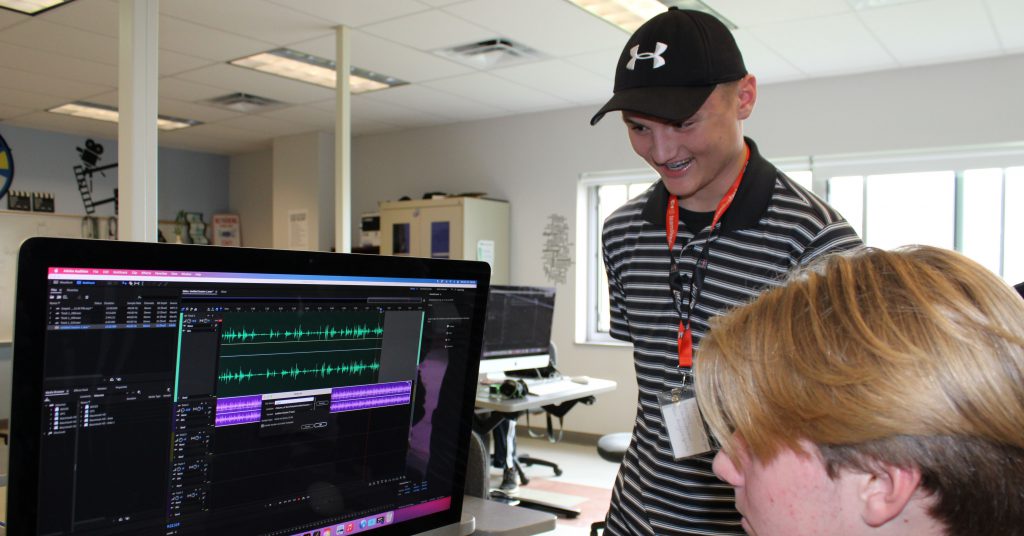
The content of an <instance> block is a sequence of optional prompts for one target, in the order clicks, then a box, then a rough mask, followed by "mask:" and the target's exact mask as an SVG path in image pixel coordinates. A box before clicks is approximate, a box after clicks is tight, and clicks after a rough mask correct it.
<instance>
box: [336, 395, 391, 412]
mask: <svg viewBox="0 0 1024 536" xmlns="http://www.w3.org/2000/svg"><path fill="white" fill-rule="evenodd" d="M409 398H410V397H409V395H392V396H377V397H373V398H360V399H358V400H338V401H332V402H331V413H340V412H343V411H358V410H361V409H370V408H383V407H385V406H399V405H402V404H408V403H409Z"/></svg>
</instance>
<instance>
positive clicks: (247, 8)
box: [160, 0, 334, 46]
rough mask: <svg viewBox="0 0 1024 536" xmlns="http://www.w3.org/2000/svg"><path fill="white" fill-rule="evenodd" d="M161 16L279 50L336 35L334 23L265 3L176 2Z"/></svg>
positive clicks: (251, 0)
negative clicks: (278, 47) (326, 34)
mask: <svg viewBox="0 0 1024 536" xmlns="http://www.w3.org/2000/svg"><path fill="white" fill-rule="evenodd" d="M160 12H161V13H166V14H168V15H171V16H173V17H175V18H178V19H182V20H187V21H191V22H194V23H196V24H200V25H203V26H208V27H211V28H219V29H222V30H223V31H225V32H230V33H234V34H237V35H244V36H246V37H250V38H252V39H259V40H260V41H267V42H270V43H274V44H275V45H279V46H283V45H287V44H289V43H294V42H297V41H306V40H308V39H310V38H311V37H314V36H316V35H318V34H324V33H332V32H333V31H334V30H333V26H334V25H333V24H332V23H331V22H330V21H327V20H324V19H321V18H318V17H313V16H311V15H307V14H305V13H301V12H299V11H296V10H294V9H288V8H286V7H284V6H280V5H277V4H272V3H270V2H264V1H263V0H217V1H216V2H211V1H209V0H173V1H170V2H162V3H161V4H160Z"/></svg>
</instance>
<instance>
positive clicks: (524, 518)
mask: <svg viewBox="0 0 1024 536" xmlns="http://www.w3.org/2000/svg"><path fill="white" fill-rule="evenodd" d="M467 513H469V514H472V515H473V517H475V518H476V531H475V532H474V533H473V534H474V535H478V536H529V535H531V534H540V533H541V532H548V531H552V530H555V524H556V518H555V516H554V514H548V513H544V512H538V511H536V510H529V509H526V508H517V507H515V506H509V505H507V504H502V503H500V502H497V501H485V500H483V499H480V498H478V497H468V496H467V497H465V498H464V500H463V503H462V514H463V515H465V514H467Z"/></svg>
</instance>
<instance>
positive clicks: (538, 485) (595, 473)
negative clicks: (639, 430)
mask: <svg viewBox="0 0 1024 536" xmlns="http://www.w3.org/2000/svg"><path fill="white" fill-rule="evenodd" d="M517 441H518V448H519V453H520V454H529V455H531V456H533V457H535V458H541V459H544V460H550V461H553V462H555V463H557V464H558V465H559V468H560V469H562V475H561V476H555V474H554V471H552V469H551V468H549V467H543V466H540V465H534V466H532V467H524V468H523V469H524V471H525V472H526V476H527V477H528V478H530V484H529V485H526V486H520V493H521V494H523V495H524V496H525V495H530V494H533V495H536V496H540V497H541V498H552V499H555V500H557V501H558V502H565V503H570V504H573V505H574V506H576V507H578V508H580V509H581V510H582V512H583V513H582V514H581V515H580V516H579V517H578V518H576V519H565V518H562V517H559V518H558V527H557V528H556V529H555V530H554V531H552V532H549V533H547V534H548V535H556V536H583V535H587V534H589V533H590V524H591V523H592V522H594V521H597V520H600V519H604V514H605V512H607V510H608V500H609V498H610V497H611V488H612V484H613V483H614V482H615V474H616V472H617V471H618V465H616V464H614V463H611V462H607V461H605V460H602V459H601V458H600V457H599V456H598V455H597V448H596V447H595V446H594V445H580V444H576V443H567V442H564V441H563V442H560V443H555V444H552V443H548V442H547V441H546V440H543V439H530V438H523V437H519V438H517ZM491 481H492V484H493V485H494V486H495V487H497V486H498V484H500V483H501V471H499V470H498V469H492V471H491Z"/></svg>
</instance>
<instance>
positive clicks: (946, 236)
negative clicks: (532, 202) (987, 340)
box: [575, 144, 1024, 344]
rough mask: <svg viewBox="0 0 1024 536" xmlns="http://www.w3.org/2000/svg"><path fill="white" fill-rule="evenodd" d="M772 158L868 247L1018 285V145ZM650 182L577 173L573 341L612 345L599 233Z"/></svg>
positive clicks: (635, 173) (1021, 227) (1023, 216)
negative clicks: (938, 257)
mask: <svg viewBox="0 0 1024 536" xmlns="http://www.w3.org/2000/svg"><path fill="white" fill-rule="evenodd" d="M771 160H772V162H773V163H774V164H775V165H776V166H778V167H779V169H781V170H782V171H783V172H785V173H786V174H787V175H789V176H790V177H791V178H793V179H794V180H795V181H796V182H798V183H799V184H801V185H803V186H804V187H806V188H808V189H811V190H812V191H814V192H815V193H816V194H817V195H818V196H819V197H822V198H824V199H827V200H828V202H829V204H831V205H832V206H833V207H835V208H836V209H837V210H838V211H839V212H840V213H842V214H843V216H844V217H846V219H847V221H849V222H850V225H852V226H853V228H854V229H856V230H857V232H858V233H859V234H860V236H861V237H862V238H864V239H865V242H866V243H867V244H868V245H870V246H875V247H881V248H893V247H896V246H901V245H904V244H930V245H934V246H939V247H944V248H948V249H955V250H957V251H960V252H962V253H964V254H965V255H967V256H968V257H970V258H972V259H974V260H976V261H977V262H979V263H981V264H982V265H983V266H985V267H987V268H988V269H990V270H992V271H993V272H995V273H997V274H999V275H1001V276H1002V277H1003V279H1004V280H1006V281H1007V282H1008V283H1010V284H1016V283H1019V282H1022V281H1024V166H1021V162H1024V144H1005V145H999V146H990V147H969V148H963V149H957V148H952V149H951V148H938V149H934V150H923V151H915V152H907V151H903V152H889V153H877V154H866V155H865V154H861V155H834V156H824V157H815V158H814V159H811V158H808V157H803V158H791V159H782V160H779V159H771ZM656 180H658V177H657V175H656V174H655V173H654V172H653V171H652V170H649V169H643V170H631V171H618V172H605V173H586V174H584V175H583V176H582V177H581V180H580V185H579V195H578V197H577V225H576V228H577V233H578V234H577V240H576V243H577V244H579V245H580V247H578V248H577V255H578V256H579V258H578V262H577V263H576V270H577V272H576V285H577V287H576V304H575V305H576V319H577V321H576V342H578V343H597V344H603V343H615V342H616V341H613V340H612V338H611V337H610V336H609V334H608V329H609V323H610V318H609V317H610V313H609V307H608V281H607V276H606V275H605V271H604V262H603V259H602V257H601V229H602V226H603V223H604V220H605V218H607V217H608V215H610V214H611V213H612V212H613V211H614V210H615V209H617V208H619V207H620V206H622V204H623V203H625V202H626V201H627V200H629V199H631V198H633V197H635V196H637V195H639V194H640V193H641V192H643V191H644V190H645V189H646V188H647V187H649V186H650V185H651V184H652V183H653V182H654V181H656ZM812 185H813V186H814V187H813V188H811V186H812Z"/></svg>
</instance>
